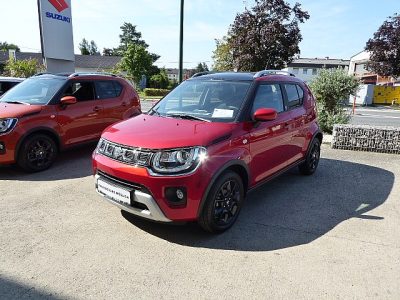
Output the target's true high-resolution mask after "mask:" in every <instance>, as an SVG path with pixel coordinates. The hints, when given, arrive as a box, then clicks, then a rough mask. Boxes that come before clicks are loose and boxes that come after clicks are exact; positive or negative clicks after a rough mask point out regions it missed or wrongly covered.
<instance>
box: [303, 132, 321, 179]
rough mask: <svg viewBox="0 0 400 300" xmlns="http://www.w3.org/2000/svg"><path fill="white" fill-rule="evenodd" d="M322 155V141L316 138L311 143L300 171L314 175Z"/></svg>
mask: <svg viewBox="0 0 400 300" xmlns="http://www.w3.org/2000/svg"><path fill="white" fill-rule="evenodd" d="M320 156H321V143H320V141H319V140H318V139H314V140H313V141H312V143H311V145H310V150H309V151H308V154H307V157H306V160H305V161H304V163H302V164H301V165H300V166H299V169H300V172H301V173H302V174H304V175H312V174H314V172H315V171H316V170H317V167H318V163H319V159H320Z"/></svg>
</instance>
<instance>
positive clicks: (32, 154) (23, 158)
mask: <svg viewBox="0 0 400 300" xmlns="http://www.w3.org/2000/svg"><path fill="white" fill-rule="evenodd" d="M56 156H57V145H56V143H55V142H54V140H53V139H52V138H51V137H49V136H48V135H45V134H34V135H31V136H29V137H28V138H27V139H26V140H24V141H23V143H22V145H21V148H20V150H19V152H18V158H17V164H18V165H19V166H20V167H21V168H22V169H24V170H25V171H27V172H32V173H33V172H40V171H44V170H46V169H48V168H50V166H51V165H52V164H53V163H54V161H55V159H56Z"/></svg>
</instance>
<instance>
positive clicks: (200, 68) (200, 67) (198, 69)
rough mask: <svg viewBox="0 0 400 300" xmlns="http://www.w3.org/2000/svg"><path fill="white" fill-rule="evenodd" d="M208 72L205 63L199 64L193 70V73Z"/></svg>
mask: <svg viewBox="0 0 400 300" xmlns="http://www.w3.org/2000/svg"><path fill="white" fill-rule="evenodd" d="M208 71H209V69H208V66H207V64H206V63H205V62H203V63H201V62H200V63H199V64H198V65H197V67H196V69H195V73H200V72H208Z"/></svg>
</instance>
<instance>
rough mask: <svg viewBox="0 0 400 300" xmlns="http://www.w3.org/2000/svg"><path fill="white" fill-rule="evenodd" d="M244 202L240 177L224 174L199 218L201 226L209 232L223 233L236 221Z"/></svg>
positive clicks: (216, 183)
mask: <svg viewBox="0 0 400 300" xmlns="http://www.w3.org/2000/svg"><path fill="white" fill-rule="evenodd" d="M243 201H244V187H243V181H242V179H241V178H240V176H239V175H238V174H237V173H235V172H232V171H228V172H225V173H223V174H222V175H221V176H220V178H219V179H218V180H217V181H216V182H215V183H214V184H213V186H212V188H211V189H210V192H209V193H208V195H207V199H206V203H205V205H204V207H203V210H202V212H201V214H200V217H199V224H200V226H201V227H202V228H203V229H204V230H206V231H209V232H223V231H225V230H227V229H228V228H230V227H231V226H232V225H233V224H234V223H235V221H236V219H237V217H238V215H239V212H240V209H241V207H242V204H243Z"/></svg>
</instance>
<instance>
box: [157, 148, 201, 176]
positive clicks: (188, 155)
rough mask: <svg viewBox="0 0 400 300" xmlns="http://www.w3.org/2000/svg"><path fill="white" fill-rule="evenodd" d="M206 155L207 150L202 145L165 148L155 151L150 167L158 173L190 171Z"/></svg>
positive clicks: (194, 168)
mask: <svg viewBox="0 0 400 300" xmlns="http://www.w3.org/2000/svg"><path fill="white" fill-rule="evenodd" d="M206 157H207V150H206V149H205V148H203V147H193V148H183V149H175V150H165V151H159V152H157V153H155V155H154V157H153V160H152V164H151V167H152V169H153V171H154V172H155V173H159V174H179V173H181V174H184V173H190V172H192V171H194V170H196V169H197V167H198V166H199V165H200V164H201V162H203V161H204V160H205V159H206Z"/></svg>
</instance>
